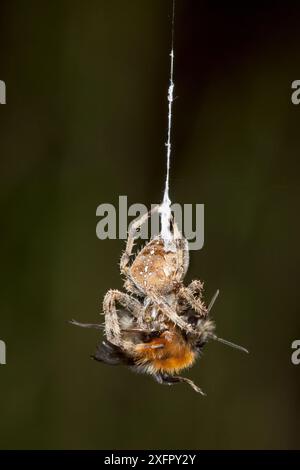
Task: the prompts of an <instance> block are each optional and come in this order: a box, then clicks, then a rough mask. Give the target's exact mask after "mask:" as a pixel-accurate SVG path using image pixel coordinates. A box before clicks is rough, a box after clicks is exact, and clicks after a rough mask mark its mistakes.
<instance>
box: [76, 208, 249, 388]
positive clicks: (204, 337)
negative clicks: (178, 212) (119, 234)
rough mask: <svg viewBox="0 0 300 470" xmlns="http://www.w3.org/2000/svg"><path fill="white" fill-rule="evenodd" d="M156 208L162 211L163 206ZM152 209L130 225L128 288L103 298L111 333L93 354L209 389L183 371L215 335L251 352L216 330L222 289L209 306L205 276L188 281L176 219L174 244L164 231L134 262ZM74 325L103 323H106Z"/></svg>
mask: <svg viewBox="0 0 300 470" xmlns="http://www.w3.org/2000/svg"><path fill="white" fill-rule="evenodd" d="M154 210H159V208H158V206H157V207H156V208H155V209H154ZM149 214H150V213H148V214H145V215H143V216H141V217H140V218H139V219H137V220H136V221H135V222H134V223H133V224H132V225H131V227H130V230H129V234H128V239H127V243H126V249H125V251H124V253H123V254H122V257H121V262H120V270H121V274H122V275H123V276H124V278H125V282H124V288H125V290H126V292H122V291H118V290H109V291H108V292H107V294H106V295H105V297H104V301H103V314H104V317H105V322H104V329H105V336H106V338H105V339H104V340H103V341H101V342H100V344H99V345H98V347H97V350H96V352H95V354H94V355H93V356H92V357H93V359H95V360H97V361H100V362H104V363H106V364H110V365H119V364H124V365H127V366H129V367H131V368H133V369H134V370H136V371H138V372H144V373H147V374H150V375H152V376H153V377H154V378H155V379H156V380H157V382H159V383H161V384H168V385H172V384H175V383H180V382H185V383H187V384H189V385H190V386H191V387H192V388H193V389H194V390H195V391H196V392H198V393H201V394H203V395H204V393H203V391H202V390H201V389H200V388H199V387H198V386H197V385H195V384H194V382H193V381H192V380H190V379H188V378H186V377H181V376H179V375H178V373H179V372H180V371H181V370H183V369H186V368H188V367H191V366H192V365H193V364H194V362H195V361H196V359H197V358H198V357H199V355H200V353H201V351H202V349H203V347H204V345H205V344H206V343H207V342H208V341H209V340H211V339H213V340H217V341H220V342H223V343H225V344H227V345H229V346H232V347H235V348H237V349H240V350H242V351H245V352H248V351H247V350H246V349H245V348H243V347H241V346H237V345H235V344H233V343H231V342H229V341H226V340H223V339H221V338H219V337H217V336H216V334H215V324H214V322H213V321H212V319H211V318H210V311H211V308H212V306H213V304H214V302H215V300H216V298H217V296H218V294H219V291H217V292H216V294H215V295H214V297H213V299H212V301H211V302H210V304H209V305H208V307H207V306H206V305H205V302H204V300H203V284H202V282H201V281H199V280H195V281H192V282H191V283H190V284H189V285H188V286H185V285H184V283H183V280H184V277H185V275H186V273H187V270H188V266H189V250H188V242H187V240H186V239H185V238H184V237H183V236H182V235H181V233H180V231H179V230H178V227H177V225H176V223H175V222H173V223H172V235H173V242H172V246H170V247H168V248H166V246H165V243H164V240H163V239H162V237H161V235H158V236H156V237H154V238H153V239H151V240H150V241H149V242H148V243H147V244H146V245H145V246H144V248H143V249H142V250H141V251H140V252H139V253H138V254H137V255H136V257H135V258H134V260H133V261H132V262H131V257H132V255H133V246H134V242H135V240H136V238H137V237H138V233H139V230H140V228H141V226H142V225H143V223H144V222H145V221H146V220H147V218H148V216H149ZM71 323H72V324H74V325H77V326H81V327H85V328H97V329H100V328H102V326H103V325H100V324H84V323H79V322H77V321H75V320H72V321H71Z"/></svg>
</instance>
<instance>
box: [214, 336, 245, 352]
mask: <svg viewBox="0 0 300 470" xmlns="http://www.w3.org/2000/svg"><path fill="white" fill-rule="evenodd" d="M211 337H212V339H214V340H215V341H218V342H219V343H223V344H226V345H227V346H230V347H232V348H235V349H239V351H243V352H245V353H247V354H249V351H248V349H246V348H243V346H239V345H238V344H235V343H232V342H231V341H227V340H226V339H223V338H219V337H218V336H216V335H212V336H211Z"/></svg>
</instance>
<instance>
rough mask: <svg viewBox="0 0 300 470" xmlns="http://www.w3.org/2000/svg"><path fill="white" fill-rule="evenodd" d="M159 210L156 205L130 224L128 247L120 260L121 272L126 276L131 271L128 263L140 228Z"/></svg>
mask: <svg viewBox="0 0 300 470" xmlns="http://www.w3.org/2000/svg"><path fill="white" fill-rule="evenodd" d="M158 210H159V206H155V207H154V208H153V209H152V210H151V211H149V212H147V213H146V214H142V215H141V216H140V217H139V218H138V219H137V220H135V221H134V222H133V223H132V224H130V226H129V230H128V238H127V242H126V248H125V251H124V253H123V254H122V256H121V261H120V269H121V273H122V274H124V275H125V276H127V275H128V271H129V268H128V264H129V261H130V256H131V255H132V250H133V247H134V241H135V240H136V238H137V234H138V230H139V228H140V227H141V226H142V225H143V224H144V223H145V222H146V220H147V219H148V217H149V216H151V215H152V214H154V213H155V212H158Z"/></svg>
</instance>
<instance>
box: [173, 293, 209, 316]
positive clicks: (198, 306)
mask: <svg viewBox="0 0 300 470" xmlns="http://www.w3.org/2000/svg"><path fill="white" fill-rule="evenodd" d="M178 297H180V298H182V299H183V300H185V301H186V302H187V304H188V305H189V306H190V307H192V309H193V310H195V312H197V313H198V314H199V315H200V316H202V317H205V316H206V314H207V308H206V307H205V305H204V303H203V302H202V301H201V300H200V299H199V298H197V297H195V296H194V294H193V290H191V289H190V287H184V286H182V287H181V288H180V290H179V292H178Z"/></svg>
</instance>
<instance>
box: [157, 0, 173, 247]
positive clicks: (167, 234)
mask: <svg viewBox="0 0 300 470" xmlns="http://www.w3.org/2000/svg"><path fill="white" fill-rule="evenodd" d="M174 18H175V0H173V17H172V46H171V53H170V57H171V61H170V62H171V64H170V82H169V89H168V137H167V142H166V147H167V173H166V181H165V191H164V197H163V202H162V204H161V206H160V215H161V237H162V239H163V240H164V244H165V248H169V249H170V248H171V245H172V241H173V235H172V233H171V230H170V221H171V217H172V213H171V200H170V196H169V182H170V161H171V147H172V145H171V131H172V105H173V101H174V79H173V76H174Z"/></svg>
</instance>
